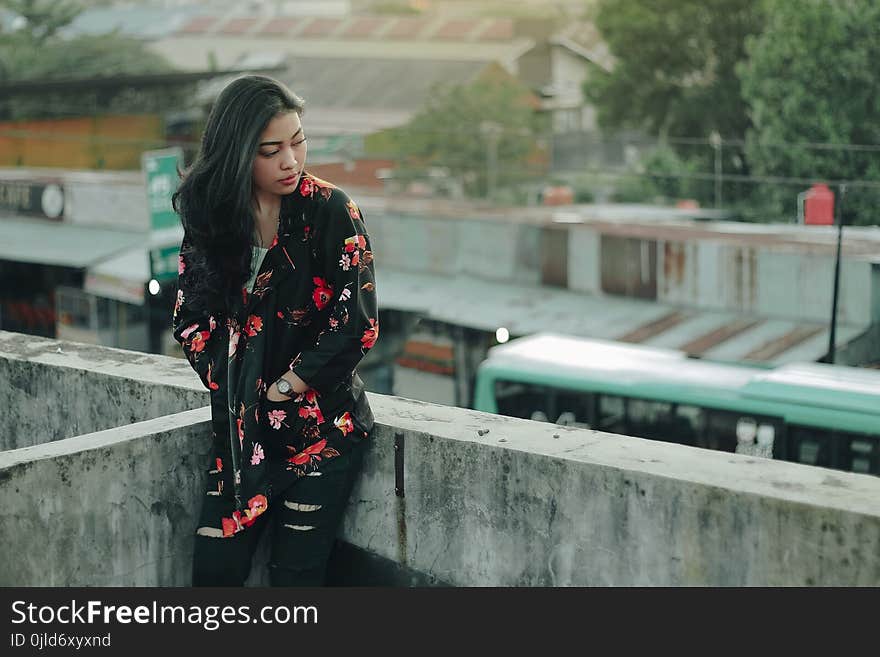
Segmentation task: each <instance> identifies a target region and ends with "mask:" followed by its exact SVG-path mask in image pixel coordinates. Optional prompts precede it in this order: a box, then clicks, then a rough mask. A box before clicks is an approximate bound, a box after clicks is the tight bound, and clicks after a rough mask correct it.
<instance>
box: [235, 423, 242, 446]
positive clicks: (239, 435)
mask: <svg viewBox="0 0 880 657" xmlns="http://www.w3.org/2000/svg"><path fill="white" fill-rule="evenodd" d="M235 424H236V426H237V427H238V446H239V447H241V446H242V445H243V444H244V420H242V419H241V418H237V419H236V420H235Z"/></svg>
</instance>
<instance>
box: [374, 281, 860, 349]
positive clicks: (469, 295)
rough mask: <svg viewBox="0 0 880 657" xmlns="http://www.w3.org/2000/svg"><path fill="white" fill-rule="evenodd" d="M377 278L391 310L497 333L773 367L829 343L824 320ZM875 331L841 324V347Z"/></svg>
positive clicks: (505, 286)
mask: <svg viewBox="0 0 880 657" xmlns="http://www.w3.org/2000/svg"><path fill="white" fill-rule="evenodd" d="M376 277H377V285H378V287H379V290H380V291H381V297H382V305H383V306H384V307H386V308H395V309H399V310H408V311H413V312H418V313H422V314H424V315H425V316H426V317H428V318H430V319H435V320H439V321H443V322H447V323H450V324H458V325H464V326H468V327H471V328H475V329H480V330H483V331H487V332H491V333H494V332H495V330H496V329H497V328H499V327H502V326H503V327H505V328H507V329H508V330H509V331H510V333H511V335H514V336H522V335H531V334H534V333H540V332H544V331H552V332H554V333H561V334H566V335H573V336H581V337H588V338H598V339H604V340H614V341H620V340H621V339H622V338H628V340H629V342H630V344H633V343H636V342H637V343H639V344H643V345H648V346H652V347H665V348H669V349H676V350H681V351H683V352H687V351H688V349H689V348H690V349H691V352H690V353H692V354H694V355H699V356H700V357H702V358H704V359H706V360H713V361H724V362H749V361H752V362H755V363H764V364H772V365H780V364H785V363H792V362H810V361H816V360H818V359H819V358H821V357H822V356H824V355H825V352H826V351H827V348H828V336H829V329H828V326H827V324H820V323H817V322H808V321H803V322H791V321H782V320H778V319H772V318H762V317H755V316H748V315H746V316H744V315H737V314H735V313H730V312H723V311H711V310H696V309H687V310H686V311H682V310H681V309H680V308H676V307H674V306H672V305H669V304H662V303H655V302H651V301H642V300H638V299H630V298H623V297H596V296H590V295H586V294H583V293H579V292H572V291H569V290H563V289H558V288H550V287H540V286H527V285H514V284H509V283H499V282H492V281H487V280H483V279H478V278H473V277H467V276H433V275H430V274H421V273H415V272H408V271H407V272H404V271H399V270H391V269H388V268H387V267H386V268H379V269H377V273H376ZM671 317H674V318H675V320H676V321H671V320H670V318H671ZM731 327H734V328H735V329H736V330H731ZM867 328H868V327H867V326H850V325H838V327H837V335H836V342H837V346H838V347H842V346H843V345H845V344H847V343H848V342H849V341H850V340H852V339H854V338H856V337H857V336H859V335H861V334H862V333H863V332H864V331H865V330H867ZM695 345H696V347H698V348H695ZM771 347H772V348H771Z"/></svg>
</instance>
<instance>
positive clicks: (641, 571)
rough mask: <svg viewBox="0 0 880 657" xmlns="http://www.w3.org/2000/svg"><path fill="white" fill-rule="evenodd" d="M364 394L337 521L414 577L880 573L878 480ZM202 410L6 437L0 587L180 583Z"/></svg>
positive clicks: (752, 579)
mask: <svg viewBox="0 0 880 657" xmlns="http://www.w3.org/2000/svg"><path fill="white" fill-rule="evenodd" d="M0 338H2V339H3V340H4V341H6V340H9V339H10V336H9V334H0ZM29 340H30V341H31V342H32V345H31V349H32V353H33V354H34V355H33V356H32V357H28V356H27V355H25V356H22V355H21V354H19V355H17V356H14V357H13V358H14V359H22V358H24V359H27V360H31V361H32V362H33V363H34V366H35V367H36V366H38V365H39V362H38V361H40V360H42V359H47V358H48V354H50V353H52V351H53V347H55V346H56V344H57V343H55V342H54V341H50V340H44V341H42V342H44V343H45V348H44V349H43V350H42V351H41V350H38V349H37V345H36V344H33V343H35V342H36V340H35V339H33V338H29ZM61 346H62V353H61V354H57V353H56V355H55V356H53V361H54V362H53V363H51V366H55V367H62V366H67V367H70V368H71V369H86V370H87V371H89V372H95V373H99V372H103V373H104V374H106V375H108V376H109V375H111V374H112V373H114V372H120V371H123V370H124V371H125V372H126V375H127V376H129V377H130V378H132V379H135V380H136V381H140V382H141V383H143V384H146V383H150V382H153V381H156V380H157V379H165V380H166V383H167V385H166V388H165V393H164V394H167V397H168V398H169V399H171V398H174V397H187V395H189V393H191V392H192V393H196V397H198V396H201V398H202V400H203V402H205V403H206V402H207V392H206V391H204V392H203V391H202V390H200V385H201V384H200V383H199V382H198V380H197V379H196V378H195V374H192V373H190V375H186V374H185V371H186V368H188V364H187V363H186V362H185V361H181V360H177V359H173V358H167V357H158V356H157V357H151V359H150V361H146V360H143V361H140V362H134V361H133V360H132V359H126V358H125V355H124V352H123V353H119V351H118V350H107V353H106V354H105V355H104V357H103V358H100V359H97V360H94V361H90V362H87V361H85V360H84V359H83V355H84V354H94V353H95V352H93V351H91V350H93V349H95V347H91V346H88V345H84V346H81V347H80V346H78V345H75V344H72V343H66V344H63V345H61ZM9 359H10V356H9V355H8V354H7V353H4V354H2V355H0V360H9ZM64 360H66V365H65V363H64V362H62V361H64ZM56 394H59V395H63V394H75V393H71V392H70V391H64V390H62V391H61V392H59V393H56ZM187 398H188V397H187ZM370 402H371V404H372V405H373V408H374V412H375V415H376V418H377V423H378V424H377V429H376V432H375V436H374V441H373V444H372V446H371V448H370V451H369V452H368V454H367V458H366V462H365V466H364V471H363V473H362V476H361V478H360V480H359V482H358V484H357V485H356V487H355V490H354V492H353V496H352V500H351V504H350V505H349V509H348V512H347V515H346V517H345V519H344V522H343V527H342V530H341V537H342V538H343V539H344V540H345V542H346V544H348V545H349V546H352V547H353V548H355V549H357V550H359V551H360V552H362V553H366V554H369V555H372V557H373V558H374V559H376V560H379V561H381V562H382V563H385V564H391V565H392V566H394V567H395V568H397V569H400V570H403V571H406V572H415V573H419V574H421V577H422V579H421V580H420V581H426V582H444V583H449V584H453V585H462V586H465V585H468V586H489V585H501V586H508V585H509V586H525V585H528V586H531V585H621V586H628V585H649V586H655V585H669V586H678V585H711V586H716V585H717V586H727V585H747V586H751V585H762V586H788V585H830V586H835V585H847V586H849V585H857V586H863V585H864V586H878V585H880V478H878V477H873V476H868V475H858V474H852V473H846V472H840V471H834V470H827V469H822V468H813V467H810V466H804V465H798V464H792V463H785V462H777V461H770V460H764V459H760V458H754V457H748V456H743V455H737V454H728V453H722V452H712V451H706V450H699V449H695V448H689V447H683V446H680V445H672V444H666V443H659V442H651V441H646V440H641V439H637V438H630V437H623V436H616V435H612V434H604V433H599V432H593V431H588V430H581V429H568V428H564V427H558V426H554V425H549V424H542V423H534V422H529V421H526V420H516V419H511V418H502V417H498V416H494V415H488V414H484V413H478V412H475V411H467V410H462V409H457V408H449V407H443V406H435V405H432V404H427V403H423V402H417V401H413V400H407V399H402V398H398V397H389V396H383V395H376V394H371V395H370ZM207 421H208V409H207V408H196V409H193V410H189V411H184V412H180V413H176V414H169V415H168V416H164V417H161V418H156V419H152V420H147V421H145V422H141V423H137V424H133V425H129V426H124V427H119V428H117V429H110V430H105V431H102V432H98V433H93V434H90V435H85V436H77V437H73V438H67V439H65V440H58V441H55V442H53V443H49V444H42V445H36V446H33V447H26V448H23V449H17V450H10V451H6V452H3V453H0V496H2V499H4V500H6V501H7V502H6V505H7V512H8V514H9V515H10V517H11V518H14V519H15V520H14V522H8V523H3V524H2V525H0V544H2V545H3V546H4V548H5V551H6V553H7V554H14V555H17V556H16V559H14V560H12V559H6V560H3V566H0V585H4V586H9V585H43V584H56V585H73V584H92V585H105V584H107V585H141V584H156V585H164V586H167V585H185V584H186V583H187V581H188V576H189V558H190V554H191V549H192V540H191V539H192V532H193V531H194V529H195V515H196V512H197V510H198V505H199V503H200V490H201V484H202V477H203V476H204V468H206V466H205V463H206V461H207V452H206V450H207V446H208V443H209V441H208V439H207V437H208V432H209V431H210V428H209V425H208V423H207ZM396 434H401V435H402V436H403V438H404V441H405V446H404V450H403V455H404V481H403V486H404V490H405V496H404V497H398V496H396V495H395V478H394V458H395V450H394V439H395V435H396ZM263 558H264V557H263ZM258 563H259V555H258ZM389 581H390V580H389ZM259 582H260V578H259V574H255V576H254V577H253V578H252V583H259Z"/></svg>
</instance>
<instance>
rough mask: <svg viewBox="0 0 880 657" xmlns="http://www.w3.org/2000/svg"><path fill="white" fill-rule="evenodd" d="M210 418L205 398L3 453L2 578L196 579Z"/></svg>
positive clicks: (85, 581)
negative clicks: (196, 535) (200, 404)
mask: <svg viewBox="0 0 880 657" xmlns="http://www.w3.org/2000/svg"><path fill="white" fill-rule="evenodd" d="M209 420H210V409H209V408H207V407H205V408H200V409H196V410H191V411H184V412H183V413H178V414H175V415H167V416H164V417H161V418H156V419H153V420H147V421H145V422H139V423H136V424H131V425H128V426H124V427H117V428H114V429H108V430H105V431H99V432H96V433H91V434H86V435H83V436H76V437H74V438H68V439H66V440H59V441H56V442H52V443H45V444H42V445H35V446H33V447H25V448H22V449H16V450H11V451H7V452H2V453H0V499H3V500H4V506H5V507H6V509H7V512H8V513H9V521H8V522H4V523H0V545H2V546H3V548H4V554H5V556H4V558H3V559H2V560H0V586H156V585H159V586H189V584H190V581H191V580H190V563H191V561H192V547H193V540H192V535H193V531H194V526H195V525H194V523H195V513H197V509H195V503H196V502H197V501H198V500H200V498H201V495H202V491H203V490H204V488H203V487H204V485H205V479H206V477H207V474H206V468H205V465H206V464H207V463H208V460H209V458H210V455H209V453H208V451H209V447H210V440H209V438H210V431H211V429H210V426H209ZM206 435H207V437H208V439H206Z"/></svg>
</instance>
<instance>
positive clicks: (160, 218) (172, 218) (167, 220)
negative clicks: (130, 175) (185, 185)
mask: <svg viewBox="0 0 880 657" xmlns="http://www.w3.org/2000/svg"><path fill="white" fill-rule="evenodd" d="M182 161H183V150H182V149H180V148H167V149H164V150H160V151H147V152H145V153H144V154H143V155H142V159H141V162H142V166H143V170H144V176H145V178H146V186H147V211H148V212H149V213H150V227H151V228H152V229H154V230H155V229H161V228H171V227H173V226H176V225H177V222H178V221H180V220H179V219H178V217H177V213H175V212H174V208H172V207H171V195H172V194H174V192H175V191H176V190H177V183H178V180H179V177H178V175H177V168H178V166H179V165H180V164H182Z"/></svg>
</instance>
